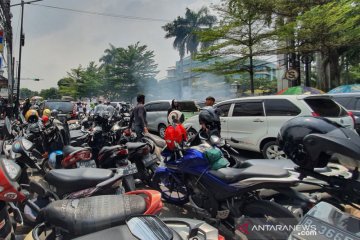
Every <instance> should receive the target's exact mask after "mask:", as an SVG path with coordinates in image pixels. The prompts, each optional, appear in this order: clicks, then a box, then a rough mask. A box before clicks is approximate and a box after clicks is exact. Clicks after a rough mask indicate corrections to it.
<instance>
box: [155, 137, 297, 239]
mask: <svg viewBox="0 0 360 240" xmlns="http://www.w3.org/2000/svg"><path fill="white" fill-rule="evenodd" d="M200 137H201V136H200ZM204 139H205V138H204ZM207 149H208V144H200V145H198V146H191V147H185V148H184V149H181V148H180V147H179V145H177V148H176V149H175V150H174V151H169V150H167V149H166V150H164V151H163V156H164V158H165V160H164V166H160V167H158V168H157V170H156V171H155V175H154V177H153V186H154V187H155V189H157V190H159V191H161V193H162V196H163V198H164V199H165V200H166V201H168V202H170V203H174V204H177V205H182V204H185V203H188V202H189V203H190V204H191V206H192V207H193V209H194V210H195V211H196V212H197V213H198V214H200V215H201V217H205V218H206V219H208V220H209V221H213V223H215V224H220V223H221V224H224V225H225V226H226V227H227V229H228V230H230V231H231V232H232V233H233V234H234V238H236V239H243V235H242V234H240V233H239V232H238V231H237V229H238V228H239V227H240V226H241V224H243V222H242V221H243V219H244V217H250V218H251V217H252V218H259V219H261V221H262V224H274V225H282V224H285V223H284V222H282V219H287V223H293V224H296V222H297V220H296V218H295V216H294V215H293V214H292V213H291V212H290V211H289V210H287V209H286V208H284V207H282V206H281V205H279V204H277V203H275V202H272V201H265V200H261V198H260V197H259V195H258V193H257V191H259V190H261V189H264V188H265V189H274V190H276V191H278V192H282V191H284V192H291V191H288V189H290V187H291V186H294V185H295V184H296V181H297V179H296V178H294V177H292V176H291V174H290V173H289V172H288V171H286V170H284V169H279V168H274V167H262V166H251V167H247V168H241V169H238V168H230V167H226V168H220V169H218V170H210V169H209V168H210V167H209V160H208V159H207V158H205V157H204V152H205V151H206V150H207ZM294 197H295V196H294ZM269 219H271V220H270V221H269ZM251 234H252V235H251V237H252V238H257V239H259V238H264V239H279V238H284V237H287V236H288V234H289V231H288V232H286V231H283V232H278V231H270V232H267V233H265V236H264V235H261V234H259V233H257V232H253V233H251ZM258 234H259V235H258Z"/></svg>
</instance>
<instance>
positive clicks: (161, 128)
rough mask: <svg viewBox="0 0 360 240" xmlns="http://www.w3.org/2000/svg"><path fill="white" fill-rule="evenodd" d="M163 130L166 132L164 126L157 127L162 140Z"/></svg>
mask: <svg viewBox="0 0 360 240" xmlns="http://www.w3.org/2000/svg"><path fill="white" fill-rule="evenodd" d="M165 130H166V126H165V124H160V125H159V136H160V137H161V138H164V137H165Z"/></svg>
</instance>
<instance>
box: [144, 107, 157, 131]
mask: <svg viewBox="0 0 360 240" xmlns="http://www.w3.org/2000/svg"><path fill="white" fill-rule="evenodd" d="M154 106H155V103H148V104H145V105H144V107H145V110H146V121H147V122H148V129H149V130H151V131H156V130H157V127H156V123H155V119H156V115H155V113H154V111H153V110H154Z"/></svg>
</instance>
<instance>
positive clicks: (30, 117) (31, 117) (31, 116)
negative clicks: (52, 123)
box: [25, 109, 39, 123]
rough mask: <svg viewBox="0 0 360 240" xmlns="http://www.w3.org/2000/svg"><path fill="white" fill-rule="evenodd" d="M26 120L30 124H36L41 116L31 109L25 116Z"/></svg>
mask: <svg viewBox="0 0 360 240" xmlns="http://www.w3.org/2000/svg"><path fill="white" fill-rule="evenodd" d="M25 120H26V121H27V122H29V123H35V122H37V121H38V120H39V114H38V112H37V111H36V110H34V109H30V110H28V111H27V112H26V114H25Z"/></svg>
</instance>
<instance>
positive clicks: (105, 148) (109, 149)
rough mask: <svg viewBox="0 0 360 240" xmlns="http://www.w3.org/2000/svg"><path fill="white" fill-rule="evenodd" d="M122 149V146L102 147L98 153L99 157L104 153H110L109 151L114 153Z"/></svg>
mask: <svg viewBox="0 0 360 240" xmlns="http://www.w3.org/2000/svg"><path fill="white" fill-rule="evenodd" d="M122 148H124V147H123V146H120V145H115V146H109V147H108V146H106V147H103V148H101V150H100V152H99V155H101V154H103V153H106V152H111V151H114V150H116V149H122Z"/></svg>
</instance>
